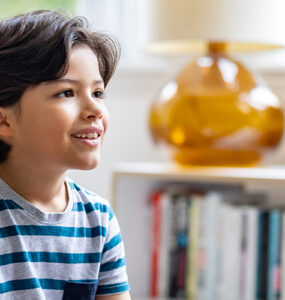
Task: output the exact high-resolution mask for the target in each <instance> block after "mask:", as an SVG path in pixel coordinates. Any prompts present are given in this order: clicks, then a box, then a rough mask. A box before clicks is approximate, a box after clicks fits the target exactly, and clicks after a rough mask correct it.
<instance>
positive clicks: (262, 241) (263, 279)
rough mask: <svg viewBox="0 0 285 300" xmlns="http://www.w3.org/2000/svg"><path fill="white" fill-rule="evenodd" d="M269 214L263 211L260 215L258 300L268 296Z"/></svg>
mask: <svg viewBox="0 0 285 300" xmlns="http://www.w3.org/2000/svg"><path fill="white" fill-rule="evenodd" d="M268 215H269V214H268V212H267V211H263V212H260V214H259V217H258V254H257V274H256V275H257V286H256V288H257V290H256V299H257V300H264V299H266V297H267V257H268Z"/></svg>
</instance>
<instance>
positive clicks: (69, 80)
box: [43, 78, 104, 85]
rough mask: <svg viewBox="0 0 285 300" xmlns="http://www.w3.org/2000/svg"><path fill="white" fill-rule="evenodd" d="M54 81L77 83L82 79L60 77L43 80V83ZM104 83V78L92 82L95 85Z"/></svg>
mask: <svg viewBox="0 0 285 300" xmlns="http://www.w3.org/2000/svg"><path fill="white" fill-rule="evenodd" d="M54 83H76V84H79V83H80V81H79V80H75V79H70V78H59V79H54V80H48V81H45V82H43V85H48V84H54ZM102 83H104V81H103V79H99V80H93V81H92V84H94V85H95V84H102Z"/></svg>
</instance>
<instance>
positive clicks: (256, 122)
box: [139, 0, 285, 166]
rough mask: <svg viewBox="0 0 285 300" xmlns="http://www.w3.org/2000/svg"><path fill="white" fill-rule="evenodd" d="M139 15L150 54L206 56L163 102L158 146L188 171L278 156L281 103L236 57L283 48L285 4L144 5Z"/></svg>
mask: <svg viewBox="0 0 285 300" xmlns="http://www.w3.org/2000/svg"><path fill="white" fill-rule="evenodd" d="M139 7H140V28H141V29H142V30H141V31H140V34H141V35H142V36H141V37H142V38H143V40H144V44H145V46H146V47H145V49H146V50H147V51H149V52H151V53H158V54H185V53H193V52H196V53H197V52H198V53H201V56H199V57H197V58H196V59H195V60H193V61H192V62H190V63H189V64H188V65H187V66H186V67H185V68H184V69H183V70H182V71H181V73H180V74H178V75H177V77H176V78H174V79H173V80H170V82H168V83H167V84H166V85H165V86H164V87H163V88H162V90H161V92H160V94H159V95H157V97H156V101H155V102H154V103H153V105H152V107H151V110H150V115H149V126H150V131H151V135H152V137H153V139H154V141H155V142H157V143H161V144H163V145H165V147H166V148H167V149H168V150H169V151H170V154H171V156H172V158H173V159H174V160H175V161H176V162H178V163H179V164H182V165H221V166H248V165H254V164H256V163H258V162H260V161H261V159H263V158H264V157H265V156H266V155H267V154H268V153H270V152H271V151H272V150H274V149H275V148H276V147H277V146H278V144H279V142H280V140H281V137H282V132H283V123H284V119H283V113H282V109H281V106H280V102H279V100H278V98H277V97H276V96H275V95H274V94H273V93H272V92H271V91H270V90H269V89H268V88H267V87H266V86H265V85H264V84H263V83H262V81H261V80H260V79H259V77H257V76H256V75H254V74H252V73H251V72H250V71H249V70H248V69H247V68H246V67H245V66H243V65H242V64H241V63H240V62H239V61H237V60H236V59H233V58H231V56H230V53H231V52H238V51H265V50H272V49H277V48H280V47H282V46H283V45H284V44H285V17H284V12H285V1H284V0H141V1H140V2H139ZM284 81H285V78H284Z"/></svg>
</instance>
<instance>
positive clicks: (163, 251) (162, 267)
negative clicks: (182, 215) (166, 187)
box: [158, 192, 173, 298]
mask: <svg viewBox="0 0 285 300" xmlns="http://www.w3.org/2000/svg"><path fill="white" fill-rule="evenodd" d="M172 213H173V209H172V202H171V198H170V195H169V194H168V193H167V192H164V194H163V196H162V198H161V243H160V261H159V287H158V289H159V291H158V294H159V297H160V298H167V297H168V283H169V276H170V273H169V272H170V270H169V263H170V248H171V235H170V232H171V227H172V226H173V222H172V219H173V218H172Z"/></svg>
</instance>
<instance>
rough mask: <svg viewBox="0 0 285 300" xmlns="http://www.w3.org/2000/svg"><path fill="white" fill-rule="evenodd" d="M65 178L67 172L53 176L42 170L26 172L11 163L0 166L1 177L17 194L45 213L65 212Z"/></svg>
mask: <svg viewBox="0 0 285 300" xmlns="http://www.w3.org/2000/svg"><path fill="white" fill-rule="evenodd" d="M22 167H23V166H22ZM65 176H66V173H65V172H63V173H58V174H55V173H54V172H52V174H51V173H50V172H46V170H43V169H42V168H35V169H31V168H30V169H29V170H26V169H25V168H21V166H19V165H14V164H12V163H11V162H9V163H7V162H4V163H2V164H0V177H1V178H2V179H3V180H4V181H5V182H6V183H7V184H8V185H9V186H10V187H11V188H12V189H13V190H14V191H15V192H16V193H18V194H19V195H20V196H22V197H23V198H24V199H26V200H27V201H29V202H30V203H31V204H33V205H34V206H36V207H37V208H39V209H41V210H42V211H45V212H60V211H64V210H65V208H66V206H67V203H68V193H67V187H66V185H65Z"/></svg>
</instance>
